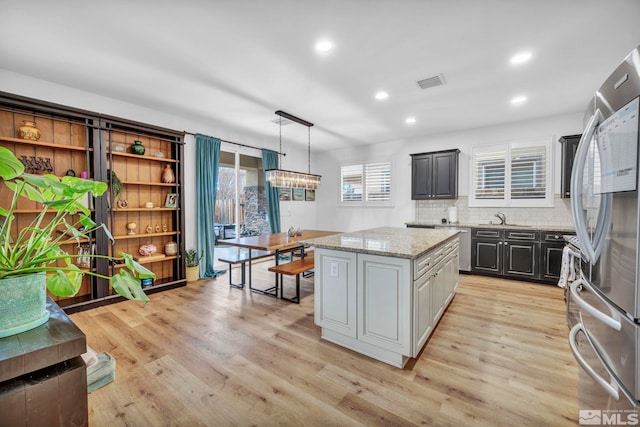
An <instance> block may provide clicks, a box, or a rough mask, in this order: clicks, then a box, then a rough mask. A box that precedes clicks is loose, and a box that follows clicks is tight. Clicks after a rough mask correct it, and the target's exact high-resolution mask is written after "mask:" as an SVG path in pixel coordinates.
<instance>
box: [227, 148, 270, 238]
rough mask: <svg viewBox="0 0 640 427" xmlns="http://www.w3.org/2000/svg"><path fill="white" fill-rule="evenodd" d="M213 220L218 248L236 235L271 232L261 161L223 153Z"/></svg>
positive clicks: (250, 157) (245, 156)
mask: <svg viewBox="0 0 640 427" xmlns="http://www.w3.org/2000/svg"><path fill="white" fill-rule="evenodd" d="M214 221H215V230H216V245H224V242H223V241H222V240H224V239H233V238H235V237H236V236H239V237H243V236H255V235H260V234H266V233H269V222H268V219H267V201H266V198H265V192H264V170H263V168H262V159H261V158H259V157H252V156H247V155H245V154H240V153H237V152H235V153H231V152H225V151H221V152H220V169H219V171H218V190H217V193H216V209H215V218H214Z"/></svg>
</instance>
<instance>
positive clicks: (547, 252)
mask: <svg viewBox="0 0 640 427" xmlns="http://www.w3.org/2000/svg"><path fill="white" fill-rule="evenodd" d="M563 249H564V244H562V243H541V244H540V250H541V252H542V263H541V264H540V279H542V280H549V281H556V282H557V281H558V279H560V271H561V270H562V250H563Z"/></svg>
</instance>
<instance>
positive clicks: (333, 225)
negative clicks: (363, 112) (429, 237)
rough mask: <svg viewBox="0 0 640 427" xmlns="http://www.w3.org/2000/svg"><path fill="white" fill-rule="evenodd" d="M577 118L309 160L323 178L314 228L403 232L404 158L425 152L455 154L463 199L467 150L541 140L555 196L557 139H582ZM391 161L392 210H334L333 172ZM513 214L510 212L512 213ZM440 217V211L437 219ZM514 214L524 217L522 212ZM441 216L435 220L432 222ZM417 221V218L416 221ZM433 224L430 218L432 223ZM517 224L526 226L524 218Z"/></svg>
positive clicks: (407, 164)
mask: <svg viewBox="0 0 640 427" xmlns="http://www.w3.org/2000/svg"><path fill="white" fill-rule="evenodd" d="M582 117H583V113H582V112H579V113H573V114H566V115H561V116H554V117H547V118H543V119H539V120H532V121H526V122H517V123H508V124H505V125H501V126H491V127H485V128H477V129H471V130H463V131H459V132H453V133H448V134H442V135H433V136H428V137H423V138H419V139H415V140H407V141H396V142H392V143H386V144H376V145H370V146H361V147H354V148H348V149H344V150H337V151H334V152H326V153H322V154H320V155H315V159H314V160H315V164H316V165H317V166H316V167H317V172H316V173H320V174H322V175H323V179H322V185H321V188H319V189H318V191H317V194H316V196H317V200H318V202H317V203H318V210H317V218H318V221H317V227H318V228H320V229H330V230H341V231H355V230H361V229H365V228H371V227H380V226H395V227H403V226H404V223H405V222H407V221H412V220H415V219H416V218H415V215H416V202H415V201H412V200H411V158H410V156H409V155H410V154H413V153H422V152H429V151H438V150H447V149H453V148H458V149H460V159H459V173H458V190H459V191H458V192H459V195H460V196H468V194H469V170H470V158H469V154H470V152H471V147H473V146H475V145H488V144H495V143H499V142H506V141H519V140H526V139H529V138H538V137H546V138H551V139H552V140H553V141H554V145H553V147H554V154H553V182H554V192H555V193H559V192H560V166H561V162H560V143H558V142H557V141H558V139H559V138H560V136H562V135H573V134H579V133H582ZM378 159H391V160H392V165H393V166H392V167H393V171H392V180H393V181H392V191H393V193H394V199H395V200H394V207H393V208H360V207H354V208H349V207H339V206H338V198H339V166H340V164H342V163H347V162H350V161H371V160H373V161H375V160H378ZM512 209H515V208H512ZM444 213H445V212H444V211H443V212H442V214H444ZM520 213H522V214H524V215H526V209H524V208H523V209H522V210H521V211H520ZM441 216H442V215H438V218H437V220H439V219H440V217H441ZM418 219H421V220H422V219H423V218H418ZM435 219H436V218H434V220H435ZM523 222H525V223H526V222H527V221H526V218H525V220H524V221H523Z"/></svg>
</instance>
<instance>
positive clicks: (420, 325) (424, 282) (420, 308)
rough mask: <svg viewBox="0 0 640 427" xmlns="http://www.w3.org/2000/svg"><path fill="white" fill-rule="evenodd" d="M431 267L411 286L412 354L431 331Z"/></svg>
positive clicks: (420, 346)
mask: <svg viewBox="0 0 640 427" xmlns="http://www.w3.org/2000/svg"><path fill="white" fill-rule="evenodd" d="M434 278H435V276H434V274H433V269H431V270H429V271H427V272H426V273H425V274H424V275H423V276H422V277H420V279H419V280H416V282H415V283H414V287H413V307H414V316H413V322H414V325H413V330H414V336H413V341H414V346H413V354H412V356H413V357H415V356H417V355H418V353H419V352H420V350H421V349H422V346H423V345H424V343H425V342H427V339H428V338H429V336H430V335H431V332H432V331H433V316H432V314H431V290H432V288H433V286H432V285H433V279H434Z"/></svg>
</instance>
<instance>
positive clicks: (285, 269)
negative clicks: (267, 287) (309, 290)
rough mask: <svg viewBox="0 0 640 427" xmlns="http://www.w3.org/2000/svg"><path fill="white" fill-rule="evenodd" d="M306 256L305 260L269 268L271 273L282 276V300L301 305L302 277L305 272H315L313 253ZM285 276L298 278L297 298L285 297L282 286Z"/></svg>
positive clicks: (281, 286)
mask: <svg viewBox="0 0 640 427" xmlns="http://www.w3.org/2000/svg"><path fill="white" fill-rule="evenodd" d="M304 255H305V256H304V258H300V259H298V260H295V261H291V262H288V263H286V264H278V265H274V266H273V267H269V271H271V272H273V273H276V274H280V275H281V276H280V277H281V279H280V299H283V300H286V301H291V302H295V303H298V304H300V275H301V274H303V273H304V272H305V271H309V270H313V266H314V257H313V251H309V252H306V253H305V254H304ZM283 275H286V276H296V296H295V297H293V298H286V297H285V296H284V286H283V284H282V283H283V282H282V276H283Z"/></svg>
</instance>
